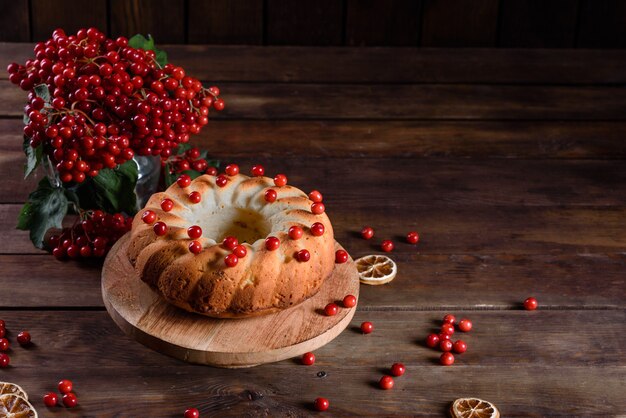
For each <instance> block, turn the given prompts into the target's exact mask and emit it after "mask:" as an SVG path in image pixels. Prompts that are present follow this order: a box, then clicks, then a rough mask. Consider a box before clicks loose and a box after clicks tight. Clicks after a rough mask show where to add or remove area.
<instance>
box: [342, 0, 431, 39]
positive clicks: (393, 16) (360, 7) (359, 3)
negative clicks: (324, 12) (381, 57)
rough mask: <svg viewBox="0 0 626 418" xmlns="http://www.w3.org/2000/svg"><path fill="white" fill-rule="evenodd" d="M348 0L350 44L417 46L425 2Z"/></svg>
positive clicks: (347, 33)
mask: <svg viewBox="0 0 626 418" xmlns="http://www.w3.org/2000/svg"><path fill="white" fill-rule="evenodd" d="M346 1H347V6H346V10H347V11H346V44H347V45H357V46H417V42H418V37H419V30H420V8H421V1H415V0H390V1H384V2H383V1H377V0H346Z"/></svg>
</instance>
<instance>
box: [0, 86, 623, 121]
mask: <svg viewBox="0 0 626 418" xmlns="http://www.w3.org/2000/svg"><path fill="white" fill-rule="evenodd" d="M220 88H221V90H222V97H223V98H224V100H225V101H226V109H225V110H224V111H223V112H221V113H220V115H219V116H218V117H219V118H220V119H221V118H224V119H262V120H265V119H275V120H294V119H298V120H303V119H359V120H360V119H379V120H381V119H382V120H459V119H462V120H503V119H504V120H552V119H559V120H570V119H572V120H624V119H625V118H626V114H625V113H624V111H623V109H624V107H625V106H626V90H624V89H623V88H622V87H586V86H580V87H579V86H577V87H571V86H570V87H554V86H500V85H498V86H485V85H415V84H413V85H387V86H384V85H335V86H332V87H329V86H326V85H316V84H248V83H243V84H240V83H232V84H231V83H220ZM25 96H26V93H25V92H24V91H22V90H20V89H19V88H16V87H15V86H14V85H12V84H11V83H9V81H8V80H2V81H0V116H13V117H21V116H22V109H23V105H24V102H25Z"/></svg>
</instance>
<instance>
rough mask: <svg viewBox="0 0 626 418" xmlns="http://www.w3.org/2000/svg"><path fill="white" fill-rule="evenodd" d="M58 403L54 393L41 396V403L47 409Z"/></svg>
mask: <svg viewBox="0 0 626 418" xmlns="http://www.w3.org/2000/svg"><path fill="white" fill-rule="evenodd" d="M58 401H59V398H58V397H57V394H56V393H54V392H48V393H46V394H45V395H44V396H43V403H44V405H46V406H47V407H49V408H51V407H53V406H56V404H57V402H58Z"/></svg>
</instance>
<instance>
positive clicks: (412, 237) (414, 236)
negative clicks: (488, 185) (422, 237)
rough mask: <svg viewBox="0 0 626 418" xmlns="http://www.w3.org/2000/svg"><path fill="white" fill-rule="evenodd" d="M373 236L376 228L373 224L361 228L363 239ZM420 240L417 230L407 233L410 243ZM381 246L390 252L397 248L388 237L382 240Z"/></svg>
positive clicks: (407, 239) (407, 240)
mask: <svg viewBox="0 0 626 418" xmlns="http://www.w3.org/2000/svg"><path fill="white" fill-rule="evenodd" d="M373 236H374V228H372V227H371V226H366V227H363V229H361V237H363V239H372V237H373ZM418 241H419V234H418V233H417V232H415V231H411V232H409V233H408V234H406V242H408V243H409V244H414V245H415V244H417V242H418ZM380 248H381V249H382V250H383V251H384V252H386V253H390V252H391V251H393V249H394V248H395V245H394V243H393V241H391V240H389V239H386V240H383V241H382V242H381V244H380Z"/></svg>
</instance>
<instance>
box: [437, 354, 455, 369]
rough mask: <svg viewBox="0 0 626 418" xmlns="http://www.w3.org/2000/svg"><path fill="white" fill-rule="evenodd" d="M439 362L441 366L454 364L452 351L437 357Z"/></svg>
mask: <svg viewBox="0 0 626 418" xmlns="http://www.w3.org/2000/svg"><path fill="white" fill-rule="evenodd" d="M439 364H441V365H443V366H451V365H452V364H454V355H453V354H452V353H443V354H442V355H441V357H439Z"/></svg>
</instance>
